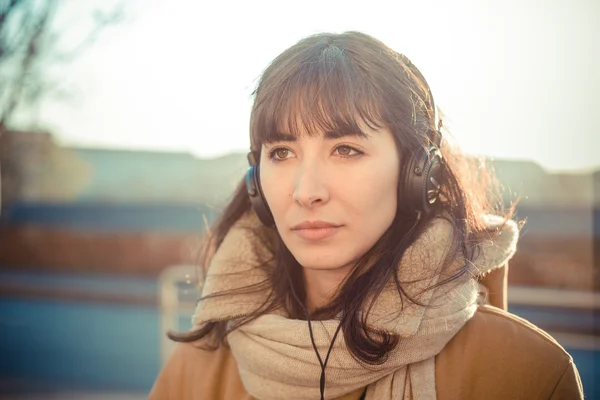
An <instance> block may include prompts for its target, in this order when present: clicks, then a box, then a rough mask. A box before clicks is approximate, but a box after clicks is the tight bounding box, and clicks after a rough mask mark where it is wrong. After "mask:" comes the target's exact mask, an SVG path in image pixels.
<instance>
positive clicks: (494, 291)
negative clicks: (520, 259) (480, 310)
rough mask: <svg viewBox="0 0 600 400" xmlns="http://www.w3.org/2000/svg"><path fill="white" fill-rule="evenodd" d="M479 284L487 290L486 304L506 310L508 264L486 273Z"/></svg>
mask: <svg viewBox="0 0 600 400" xmlns="http://www.w3.org/2000/svg"><path fill="white" fill-rule="evenodd" d="M479 283H480V284H481V285H483V286H485V287H486V289H487V301H486V303H487V304H489V305H492V306H494V307H497V308H500V309H502V310H504V311H507V310H508V299H507V288H508V262H507V263H505V264H504V265H502V266H501V267H499V268H496V269H493V270H492V271H490V272H488V273H487V274H486V275H485V276H484V277H483V278H482V279H481V281H480V282H479Z"/></svg>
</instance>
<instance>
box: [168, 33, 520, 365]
mask: <svg viewBox="0 0 600 400" xmlns="http://www.w3.org/2000/svg"><path fill="white" fill-rule="evenodd" d="M408 63H409V61H408V59H407V58H406V57H404V56H403V55H401V54H398V53H396V52H395V51H393V50H392V49H390V48H388V47H387V46H385V45H384V44H383V43H381V42H380V41H378V40H376V39H374V38H372V37H370V36H368V35H366V34H363V33H359V32H346V33H342V34H330V33H324V34H318V35H314V36H310V37H307V38H305V39H303V40H301V41H299V42H298V43H296V44H295V45H293V46H292V47H290V48H289V49H287V50H285V51H284V52H283V53H281V54H280V55H279V56H278V57H277V58H275V59H274V60H273V62H272V63H271V64H270V65H269V66H268V68H267V69H266V70H265V71H264V73H263V75H262V77H261V79H260V81H259V83H258V86H257V88H256V90H255V92H254V94H253V95H254V105H253V108H252V114H251V122H250V140H251V150H252V151H253V152H254V153H255V156H256V159H257V160H260V152H261V148H262V145H263V143H267V142H269V141H272V140H273V139H274V138H276V136H277V133H280V132H281V131H285V132H286V133H289V134H293V135H298V134H300V133H301V132H307V133H308V134H319V133H320V132H324V131H329V130H338V131H353V132H358V131H361V128H360V126H361V123H366V124H367V125H369V126H371V127H374V128H380V127H387V128H389V129H390V130H391V131H392V133H393V134H394V138H395V142H396V146H397V150H398V152H399V153H400V156H401V158H400V159H401V160H404V159H407V158H408V157H410V156H411V154H412V153H414V152H415V151H416V150H418V149H420V148H427V146H428V145H429V144H430V141H431V140H432V135H434V134H436V132H437V127H436V126H435V119H434V110H433V101H432V99H431V98H430V94H429V89H428V87H427V83H426V82H424V81H423V80H422V79H420V78H419V76H418V74H415V73H414V71H413V70H411V68H409V66H408ZM442 129H443V128H442ZM443 131H444V141H443V142H442V145H441V149H440V150H441V152H442V154H443V158H444V160H445V163H444V170H443V177H444V181H443V183H442V187H441V191H440V198H439V201H438V208H437V210H436V212H435V213H433V214H431V215H427V216H424V217H423V218H421V219H417V218H416V215H414V216H413V215H406V213H403V212H402V211H403V209H402V207H403V205H402V204H401V202H398V210H397V212H396V217H395V219H394V221H393V223H392V224H391V226H390V228H389V229H388V230H387V231H386V232H385V233H384V234H383V235H382V237H381V238H380V239H379V240H378V241H377V243H376V244H375V245H374V246H373V248H371V249H370V250H369V251H368V252H367V254H365V255H364V256H363V257H362V259H361V260H360V261H359V262H358V263H357V265H356V267H355V268H354V269H353V271H352V272H351V273H350V274H349V276H348V277H347V278H346V279H345V281H344V283H343V284H342V286H341V287H340V290H339V292H338V295H337V296H336V297H335V298H334V299H333V300H332V301H331V302H330V303H329V304H328V305H327V306H325V307H323V308H320V309H318V310H316V311H315V312H314V313H313V315H311V319H324V318H333V317H334V316H336V315H341V316H342V332H343V335H344V338H345V342H346V345H347V346H348V348H349V349H350V351H351V352H352V354H353V355H354V356H355V357H357V358H359V359H360V360H362V361H365V362H367V363H372V364H375V363H381V362H383V361H385V359H386V354H387V353H388V352H389V350H391V349H392V348H393V347H394V346H395V345H396V344H397V342H398V340H399V339H398V338H397V337H395V336H394V335H390V334H388V333H385V332H375V333H374V332H373V331H370V330H368V329H367V326H366V323H365V321H366V316H367V315H368V312H367V313H364V312H362V311H363V310H369V309H370V307H371V306H372V304H373V301H374V299H376V298H377V296H378V295H379V294H380V293H381V291H382V290H383V287H384V285H385V284H386V283H387V282H389V281H390V280H393V281H394V282H395V284H396V288H397V290H398V292H399V293H400V294H401V298H402V299H403V300H407V301H411V302H413V303H417V304H419V303H418V299H416V298H412V297H411V296H409V295H408V294H407V292H406V287H405V286H406V285H407V283H406V282H400V281H399V279H398V275H397V265H398V264H399V261H400V259H401V257H402V255H403V254H404V252H405V250H406V249H407V247H408V246H410V245H411V244H412V243H413V242H414V241H415V239H416V238H417V237H418V236H419V235H420V234H421V233H422V232H423V231H424V229H425V227H426V226H427V224H428V222H429V221H430V220H431V218H433V217H436V216H441V215H444V216H445V218H447V219H448V220H449V221H450V222H451V223H452V226H453V227H454V235H453V237H454V243H453V250H451V251H449V253H448V254H449V257H447V258H446V260H445V261H444V263H445V265H449V263H451V262H453V261H454V260H455V259H456V258H457V257H459V256H460V257H463V258H464V260H465V264H464V266H463V268H461V269H460V270H458V271H453V273H452V274H450V275H445V276H444V279H442V280H441V281H440V282H439V283H438V284H436V287H437V286H439V285H444V284H446V283H448V282H450V281H452V280H454V279H456V278H458V277H459V276H461V275H463V274H467V273H472V272H471V271H470V269H469V265H470V263H471V262H472V261H473V260H474V259H475V258H476V257H477V252H478V244H479V243H480V242H481V241H482V240H490V239H491V238H492V236H493V234H492V233H490V232H488V231H487V230H486V227H485V224H484V221H483V216H484V214H485V213H494V214H501V215H503V216H504V217H505V218H506V219H507V220H508V219H509V218H512V216H513V212H514V205H513V206H512V207H510V210H508V211H505V210H504V208H503V204H502V201H501V200H500V196H499V191H498V188H499V186H498V185H497V183H496V181H495V180H494V179H493V175H492V174H491V173H488V172H486V168H485V165H484V163H483V162H482V161H481V160H475V159H469V158H466V157H464V156H463V155H462V154H461V153H460V151H458V149H457V147H456V146H455V145H454V143H453V142H452V141H451V140H450V136H449V132H447V130H445V129H444V130H443ZM249 209H250V201H249V199H248V195H247V193H246V188H245V183H244V181H243V180H242V181H241V182H240V184H239V186H238V188H237V189H236V191H235V193H234V195H233V198H232V200H231V202H230V203H229V204H228V205H227V207H226V208H225V209H224V211H223V214H222V215H221V217H220V219H219V220H218V221H217V223H216V225H215V226H214V227H213V229H212V233H211V235H210V237H209V238H208V245H207V246H206V248H205V249H204V265H205V266H207V265H208V264H209V262H210V259H211V257H212V254H214V251H216V250H217V249H218V248H219V246H220V244H221V243H222V241H223V239H224V237H225V235H226V234H227V232H228V231H229V229H230V228H231V227H232V225H233V224H234V223H235V222H236V221H237V220H238V219H239V218H240V217H241V216H242V215H243V214H244V213H245V212H247V211H248V210H249ZM263 236H264V235H263ZM274 237H275V241H274V242H275V243H272V241H271V242H269V239H268V238H266V237H263V239H264V241H265V243H268V245H270V246H272V248H273V253H274V257H275V259H274V260H272V261H274V262H273V263H272V264H273V265H274V268H273V267H271V268H265V271H267V274H268V275H267V276H268V280H267V281H265V282H264V284H263V285H261V287H262V288H263V289H264V287H268V288H269V289H270V293H271V294H270V296H268V298H267V299H265V303H264V304H263V306H262V307H260V308H259V309H257V310H256V312H255V313H254V314H252V315H250V316H248V317H246V318H243V319H242V320H239V321H231V322H232V324H231V325H228V324H227V322H209V323H207V324H205V325H203V326H200V327H198V328H197V329H196V330H194V331H191V332H187V333H182V334H177V333H169V337H170V338H171V339H173V340H175V341H186V342H187V341H196V340H199V339H203V338H208V339H212V340H208V341H206V344H210V345H211V346H212V348H214V347H216V346H219V345H220V344H222V343H223V342H224V341H225V338H226V335H227V333H228V332H230V331H231V330H234V329H236V328H238V327H239V326H241V325H242V324H245V323H247V322H249V321H251V320H253V319H255V318H257V317H258V316H260V315H263V314H265V313H268V312H270V311H273V310H274V309H276V308H278V307H284V308H285V310H286V311H287V312H288V313H289V316H290V318H305V317H306V316H305V315H304V307H303V305H301V304H298V302H297V301H295V297H294V296H293V294H295V295H296V296H297V297H298V298H299V299H300V300H301V301H303V300H304V299H305V295H306V292H305V288H304V283H303V279H301V277H302V267H301V266H300V265H299V263H298V262H297V261H296V260H295V258H294V257H293V256H292V254H291V253H290V251H289V250H288V249H287V248H286V246H285V245H284V244H283V242H282V239H281V237H280V236H279V234H277V233H276V232H275V234H274ZM438 273H439V269H438ZM290 278H291V279H290ZM256 289H259V288H258V287H251V288H245V289H243V290H244V291H252V290H256ZM229 294H231V293H218V294H216V295H213V296H226V295H229ZM200 301H202V299H200Z"/></svg>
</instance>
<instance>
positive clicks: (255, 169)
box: [246, 164, 275, 226]
mask: <svg viewBox="0 0 600 400" xmlns="http://www.w3.org/2000/svg"><path fill="white" fill-rule="evenodd" d="M246 191H247V192H248V197H249V198H250V203H251V204H252V209H253V210H254V212H255V213H256V215H257V216H258V219H260V221H261V222H262V223H263V224H264V225H266V226H273V225H274V224H275V220H274V219H273V214H271V210H270V209H269V206H268V205H267V201H266V199H265V197H264V194H263V191H262V187H261V185H260V166H259V164H257V165H253V166H251V167H250V168H248V170H247V171H246Z"/></svg>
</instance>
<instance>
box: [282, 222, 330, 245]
mask: <svg viewBox="0 0 600 400" xmlns="http://www.w3.org/2000/svg"><path fill="white" fill-rule="evenodd" d="M341 227H342V225H338V224H334V223H331V222H326V221H304V222H302V223H300V224H298V225H294V226H293V227H292V231H293V232H294V233H295V234H296V235H298V236H300V237H301V238H302V239H305V240H310V241H314V240H323V239H326V238H328V237H331V236H333V235H335V234H336V233H337V232H338V231H339V230H340V228H341Z"/></svg>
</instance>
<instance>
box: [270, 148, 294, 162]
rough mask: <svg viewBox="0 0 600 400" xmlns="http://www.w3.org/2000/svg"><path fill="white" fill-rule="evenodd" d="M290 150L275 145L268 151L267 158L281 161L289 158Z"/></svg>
mask: <svg viewBox="0 0 600 400" xmlns="http://www.w3.org/2000/svg"><path fill="white" fill-rule="evenodd" d="M291 154H292V152H291V151H290V149H286V148H285V147H276V148H274V149H273V150H271V151H270V152H269V158H270V159H271V160H273V161H283V160H285V159H287V158H290V156H291Z"/></svg>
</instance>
